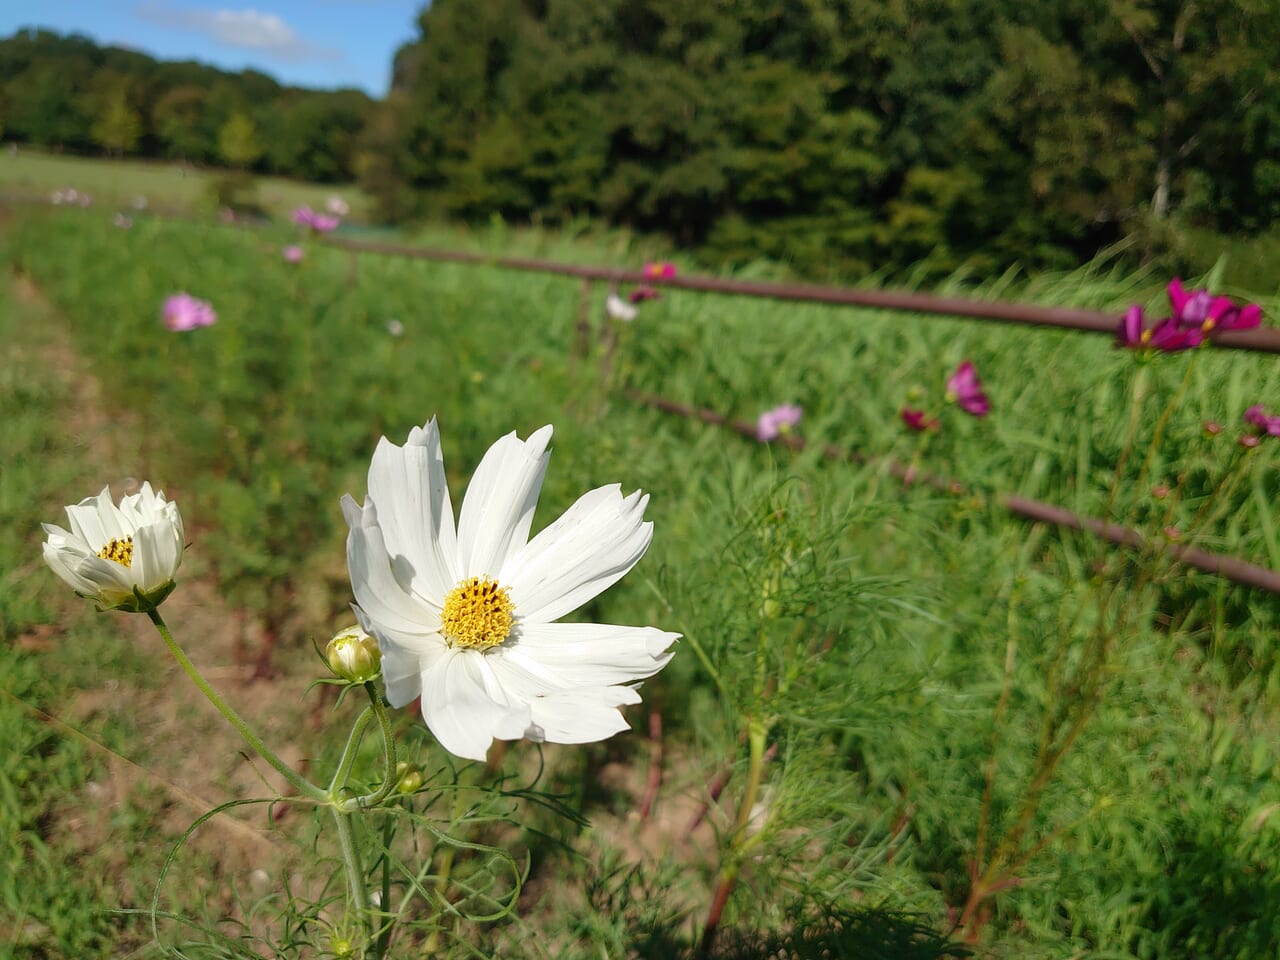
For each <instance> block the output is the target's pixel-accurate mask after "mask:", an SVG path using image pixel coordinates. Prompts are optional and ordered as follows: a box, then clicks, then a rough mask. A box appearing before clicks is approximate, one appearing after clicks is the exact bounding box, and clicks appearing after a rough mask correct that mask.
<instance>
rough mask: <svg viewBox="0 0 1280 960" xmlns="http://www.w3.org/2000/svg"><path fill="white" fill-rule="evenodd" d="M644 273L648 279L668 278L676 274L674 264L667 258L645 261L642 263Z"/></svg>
mask: <svg viewBox="0 0 1280 960" xmlns="http://www.w3.org/2000/svg"><path fill="white" fill-rule="evenodd" d="M644 275H645V276H646V277H648V278H649V279H650V280H670V279H671V278H672V277H674V276H675V275H676V265H675V264H674V263H671V262H669V261H667V260H660V261H658V262H657V263H646V264H645V265H644Z"/></svg>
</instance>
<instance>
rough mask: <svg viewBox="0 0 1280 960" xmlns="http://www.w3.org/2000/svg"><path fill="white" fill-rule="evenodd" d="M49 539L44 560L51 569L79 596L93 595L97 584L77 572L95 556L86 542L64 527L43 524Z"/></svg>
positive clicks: (46, 541) (45, 543)
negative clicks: (86, 561) (82, 564)
mask: <svg viewBox="0 0 1280 960" xmlns="http://www.w3.org/2000/svg"><path fill="white" fill-rule="evenodd" d="M41 526H42V527H44V532H45V534H46V536H47V537H48V539H46V540H45V542H44V545H43V549H44V560H45V563H47V564H48V565H49V568H50V569H51V570H52V571H53V572H54V573H56V574H57V575H58V576H59V577H61V578H62V580H63V582H65V583H66V584H67V586H69V587H70V588H71V589H72V590H74V591H75V592H76V593H79V594H93V593H96V592H97V590H98V586H97V584H95V583H94V582H93V581H92V580H89V579H88V578H86V577H82V576H81V575H80V574H79V573H78V572H77V571H78V570H79V567H80V564H81V562H82V561H84V560H87V559H88V558H89V557H91V556H93V554H92V553H90V552H89V549H88V547H87V546H86V545H85V544H84V541H82V540H80V539H78V538H76V537H73V536H72V535H71V534H70V533H68V532H67V531H66V530H64V529H62V527H58V526H55V525H54V524H52V523H45V524H41Z"/></svg>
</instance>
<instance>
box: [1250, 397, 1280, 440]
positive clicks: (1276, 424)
mask: <svg viewBox="0 0 1280 960" xmlns="http://www.w3.org/2000/svg"><path fill="white" fill-rule="evenodd" d="M1244 422H1245V423H1247V424H1249V426H1251V427H1257V428H1258V429H1259V430H1260V431H1261V432H1262V433H1265V434H1267V435H1268V436H1271V437H1280V416H1268V415H1267V413H1266V411H1265V410H1263V408H1262V404H1260V403H1255V404H1254V405H1253V406H1252V407H1250V408H1249V409H1248V410H1246V411H1245V412H1244Z"/></svg>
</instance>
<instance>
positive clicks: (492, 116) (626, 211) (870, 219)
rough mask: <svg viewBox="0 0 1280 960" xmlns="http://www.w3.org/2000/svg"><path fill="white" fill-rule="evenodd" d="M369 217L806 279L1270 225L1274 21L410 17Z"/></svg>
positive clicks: (504, 1) (981, 8)
mask: <svg viewBox="0 0 1280 960" xmlns="http://www.w3.org/2000/svg"><path fill="white" fill-rule="evenodd" d="M419 30H420V36H419V38H418V40H417V41H416V42H414V43H412V44H410V45H408V46H406V47H404V48H402V49H401V50H400V51H399V53H398V54H397V56H396V60H395V68H394V77H395V84H394V88H393V90H392V93H391V95H390V96H389V97H388V98H387V99H386V101H384V102H383V103H381V104H380V105H379V108H378V112H377V117H376V118H375V120H374V121H373V122H371V124H370V126H369V128H368V130H367V131H366V142H367V143H368V144H370V145H371V146H376V149H375V150H374V152H373V156H374V159H373V160H372V162H371V164H370V167H369V169H368V170H367V171H366V172H367V178H366V179H367V187H368V189H369V190H370V191H372V192H373V193H374V194H375V195H376V196H377V197H378V198H379V201H380V204H381V207H382V209H383V211H384V212H385V213H386V214H387V215H389V216H408V215H413V214H415V213H445V214H449V215H453V216H460V217H466V218H482V217H487V216H489V215H491V214H492V213H493V212H497V213H500V214H501V215H502V216H503V217H506V218H509V219H514V220H529V219H534V220H539V221H542V222H550V223H555V222H563V221H565V220H566V219H568V218H572V217H579V216H583V215H586V216H590V217H593V218H600V219H603V220H607V221H609V222H612V223H615V224H623V225H628V226H631V227H635V228H640V229H645V230H660V231H664V232H666V233H668V234H670V235H671V236H672V237H673V238H674V239H675V240H676V241H678V242H681V243H685V244H689V245H696V246H698V247H699V248H700V249H701V251H702V252H703V254H704V255H705V256H707V257H708V258H710V259H718V260H723V261H737V262H745V261H749V260H751V259H754V258H756V257H761V256H766V257H770V258H773V259H777V260H783V261H787V262H789V263H792V264H793V265H795V266H796V267H797V268H799V269H800V270H801V271H802V272H805V273H808V274H811V275H822V274H823V273H827V272H831V273H841V274H844V275H849V274H857V273H860V272H864V271H868V270H872V269H877V268H881V267H884V266H890V267H894V266H897V267H903V266H906V265H911V264H919V263H920V262H922V261H924V262H925V263H926V264H927V265H931V266H934V267H936V268H937V269H938V270H940V271H947V270H950V269H953V268H954V267H955V266H957V265H958V264H960V263H962V262H969V263H970V264H971V265H973V266H975V267H976V268H977V269H984V268H985V269H996V268H999V267H1000V266H1002V265H1005V264H1008V263H1013V262H1018V263H1022V264H1024V265H1028V266H1041V267H1043V266H1054V265H1060V264H1074V263H1077V262H1079V261H1080V259H1081V258H1087V257H1089V256H1091V255H1093V254H1094V253H1095V252H1096V251H1097V250H1099V249H1100V248H1102V247H1105V246H1107V245H1110V244H1113V243H1116V242H1117V241H1121V240H1124V239H1126V238H1129V239H1130V240H1131V241H1132V240H1135V239H1136V240H1137V241H1139V243H1138V244H1137V245H1136V246H1137V247H1140V248H1143V249H1152V248H1158V247H1159V246H1160V244H1161V243H1163V242H1164V241H1165V239H1166V238H1167V237H1168V235H1169V233H1170V231H1174V230H1177V229H1179V228H1181V227H1185V226H1195V227H1197V228H1200V229H1205V230H1212V231H1216V232H1219V233H1231V234H1240V233H1244V234H1249V233H1256V232H1259V231H1263V230H1265V229H1267V227H1268V226H1269V225H1270V224H1271V223H1273V222H1274V221H1275V220H1276V218H1277V216H1280V82H1278V81H1280V76H1278V74H1280V57H1277V56H1276V50H1278V49H1280V4H1278V3H1277V0H1035V2H1032V3H1028V2H1027V0H434V2H432V3H431V5H430V6H429V7H428V8H426V9H425V10H424V11H423V12H422V13H421V14H420V16H419Z"/></svg>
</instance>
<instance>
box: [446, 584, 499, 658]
mask: <svg viewBox="0 0 1280 960" xmlns="http://www.w3.org/2000/svg"><path fill="white" fill-rule="evenodd" d="M514 613H515V606H514V605H512V603H511V594H510V593H509V592H507V588H506V587H500V586H498V583H497V581H496V580H490V579H489V578H488V577H472V578H471V579H469V580H463V581H462V583H460V584H458V585H457V586H456V587H454V588H453V589H452V590H450V591H449V595H448V596H446V597H445V598H444V611H443V612H442V613H441V614H440V624H441V625H440V631H441V633H443V634H444V638H445V639H446V640H448V641H449V645H450V646H455V645H456V646H459V647H468V648H470V649H472V650H487V649H488V648H489V647H496V646H497V645H498V644H500V643H501V642H502V641H503V640H505V639H507V634H509V633H510V632H511V625H512V623H514V622H515V618H514V616H512V614H514Z"/></svg>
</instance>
